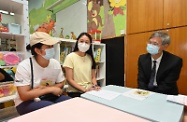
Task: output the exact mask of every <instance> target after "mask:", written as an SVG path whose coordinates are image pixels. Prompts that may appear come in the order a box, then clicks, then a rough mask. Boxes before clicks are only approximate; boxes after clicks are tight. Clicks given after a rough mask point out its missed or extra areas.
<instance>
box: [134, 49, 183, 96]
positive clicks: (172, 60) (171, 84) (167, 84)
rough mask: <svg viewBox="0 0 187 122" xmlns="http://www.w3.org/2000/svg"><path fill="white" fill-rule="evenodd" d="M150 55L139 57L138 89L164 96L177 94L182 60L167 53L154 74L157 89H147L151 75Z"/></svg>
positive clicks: (164, 53)
mask: <svg viewBox="0 0 187 122" xmlns="http://www.w3.org/2000/svg"><path fill="white" fill-rule="evenodd" d="M151 66H152V65H151V55H150V54H149V53H147V54H143V55H140V57H139V59H138V88H140V89H145V90H151V91H154V92H158V93H164V94H172V95H177V94H178V88H177V80H178V78H179V75H180V71H181V67H182V59H181V58H179V57H178V56H175V55H173V54H171V53H169V52H167V51H163V56H162V59H161V62H160V65H159V68H158V71H157V74H156V82H157V85H158V86H157V87H154V88H153V89H148V83H149V79H150V75H151Z"/></svg>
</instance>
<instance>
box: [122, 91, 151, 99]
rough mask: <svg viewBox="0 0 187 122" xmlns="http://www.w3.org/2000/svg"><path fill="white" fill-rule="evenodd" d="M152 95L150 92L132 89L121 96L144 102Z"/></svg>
mask: <svg viewBox="0 0 187 122" xmlns="http://www.w3.org/2000/svg"><path fill="white" fill-rule="evenodd" d="M152 94H153V93H152V92H149V91H146V90H140V89H132V90H130V91H127V92H125V93H123V96H126V97H130V98H133V99H137V100H144V99H146V98H148V97H149V96H150V95H152Z"/></svg>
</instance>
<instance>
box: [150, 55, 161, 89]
mask: <svg viewBox="0 0 187 122" xmlns="http://www.w3.org/2000/svg"><path fill="white" fill-rule="evenodd" d="M162 56H163V53H162V55H161V56H160V57H159V58H158V59H156V74H155V77H154V83H153V85H154V86H157V82H156V75H157V71H158V68H159V66H160V62H161V59H162ZM151 60H152V68H153V65H154V63H153V61H155V60H154V59H153V57H151Z"/></svg>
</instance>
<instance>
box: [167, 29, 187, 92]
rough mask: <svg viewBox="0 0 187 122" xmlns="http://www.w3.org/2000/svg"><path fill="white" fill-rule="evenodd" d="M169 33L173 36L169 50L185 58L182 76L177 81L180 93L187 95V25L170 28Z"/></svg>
mask: <svg viewBox="0 0 187 122" xmlns="http://www.w3.org/2000/svg"><path fill="white" fill-rule="evenodd" d="M168 33H169V35H170V37H171V44H170V46H169V47H168V49H167V50H168V51H169V52H171V53H173V54H175V55H177V56H179V57H181V58H182V60H183V66H182V69H181V73H180V78H179V80H178V81H177V84H178V89H179V93H180V94H185V95H187V90H186V86H187V82H186V81H187V46H186V45H187V26H186V27H181V28H174V29H169V30H168Z"/></svg>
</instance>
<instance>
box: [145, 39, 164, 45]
mask: <svg viewBox="0 0 187 122" xmlns="http://www.w3.org/2000/svg"><path fill="white" fill-rule="evenodd" d="M147 44H152V45H155V46H160V45H161V44H159V43H158V42H156V41H152V40H148V41H147Z"/></svg>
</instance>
